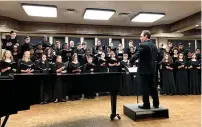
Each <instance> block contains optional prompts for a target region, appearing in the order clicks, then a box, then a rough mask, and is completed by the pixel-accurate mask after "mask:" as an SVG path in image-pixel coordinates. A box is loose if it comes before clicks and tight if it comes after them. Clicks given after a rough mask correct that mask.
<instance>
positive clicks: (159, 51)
mask: <svg viewBox="0 0 202 127" xmlns="http://www.w3.org/2000/svg"><path fill="white" fill-rule="evenodd" d="M165 51H166V50H165V49H164V48H163V43H160V44H159V48H158V57H157V72H156V75H159V74H160V81H159V82H158V76H156V81H157V82H158V84H159V85H160V88H161V92H162V89H163V83H162V71H161V69H160V62H161V61H162V59H163V56H164V52H165Z"/></svg>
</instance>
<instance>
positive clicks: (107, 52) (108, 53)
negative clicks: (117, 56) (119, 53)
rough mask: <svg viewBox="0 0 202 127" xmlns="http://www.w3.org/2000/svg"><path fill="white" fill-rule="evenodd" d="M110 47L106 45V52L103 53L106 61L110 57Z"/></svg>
mask: <svg viewBox="0 0 202 127" xmlns="http://www.w3.org/2000/svg"><path fill="white" fill-rule="evenodd" d="M111 51H112V50H111V47H110V46H108V47H107V51H106V54H105V57H106V60H107V61H108V60H109V59H110V58H111Z"/></svg>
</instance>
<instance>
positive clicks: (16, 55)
mask: <svg viewBox="0 0 202 127" xmlns="http://www.w3.org/2000/svg"><path fill="white" fill-rule="evenodd" d="M12 55H13V60H14V61H15V62H17V61H18V60H19V59H20V51H19V48H18V46H17V45H14V46H13V51H12Z"/></svg>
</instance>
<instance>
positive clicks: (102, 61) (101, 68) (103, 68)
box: [98, 52, 108, 72]
mask: <svg viewBox="0 0 202 127" xmlns="http://www.w3.org/2000/svg"><path fill="white" fill-rule="evenodd" d="M98 68H99V69H98V71H99V72H108V67H107V60H106V59H105V53H104V52H103V53H102V54H101V57H100V59H99V60H98Z"/></svg>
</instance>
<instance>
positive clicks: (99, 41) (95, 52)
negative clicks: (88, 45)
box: [93, 39, 105, 54]
mask: <svg viewBox="0 0 202 127" xmlns="http://www.w3.org/2000/svg"><path fill="white" fill-rule="evenodd" d="M99 47H101V48H102V50H103V51H104V50H105V46H102V43H101V40H99V39H98V40H97V45H96V46H95V47H93V54H97V52H98V49H99Z"/></svg>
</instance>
